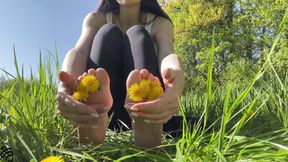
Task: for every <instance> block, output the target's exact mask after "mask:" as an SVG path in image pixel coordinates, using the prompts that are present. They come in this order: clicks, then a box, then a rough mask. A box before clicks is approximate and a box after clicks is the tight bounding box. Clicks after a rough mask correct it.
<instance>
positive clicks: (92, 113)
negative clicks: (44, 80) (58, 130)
mask: <svg viewBox="0 0 288 162" xmlns="http://www.w3.org/2000/svg"><path fill="white" fill-rule="evenodd" d="M88 74H90V75H96V76H97V78H98V79H99V81H100V88H99V90H98V91H97V92H96V93H92V94H91V95H90V96H89V98H88V100H87V102H85V103H81V102H79V101H76V100H74V99H73V97H72V96H71V95H72V93H73V92H74V90H75V89H76V87H77V82H78V81H79V80H76V79H75V78H74V77H73V76H72V75H71V74H68V73H66V72H60V73H59V78H60V80H61V83H60V85H59V88H58V93H57V108H58V110H59V111H60V113H61V115H62V116H63V117H64V118H66V119H67V120H69V121H71V122H72V123H73V124H74V125H76V126H81V127H92V128H93V127H95V128H96V127H97V123H98V121H99V120H101V118H103V117H107V113H108V111H109V110H110V108H111V107H112V102H113V101H112V96H111V94H110V81H109V77H108V74H107V73H106V71H105V70H104V69H102V68H98V69H97V70H95V69H90V70H88ZM84 75H87V74H86V73H84V74H83V75H82V76H84ZM79 79H81V77H79Z"/></svg>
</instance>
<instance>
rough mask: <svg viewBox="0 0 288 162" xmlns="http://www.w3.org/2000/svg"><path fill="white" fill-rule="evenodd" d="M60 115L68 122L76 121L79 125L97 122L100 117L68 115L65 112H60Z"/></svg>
mask: <svg viewBox="0 0 288 162" xmlns="http://www.w3.org/2000/svg"><path fill="white" fill-rule="evenodd" d="M60 114H61V115H62V116H63V117H64V118H65V119H67V120H69V121H74V122H78V123H82V122H86V123H87V121H90V120H93V121H96V120H97V119H98V117H95V116H92V115H78V114H73V113H66V112H63V111H60Z"/></svg>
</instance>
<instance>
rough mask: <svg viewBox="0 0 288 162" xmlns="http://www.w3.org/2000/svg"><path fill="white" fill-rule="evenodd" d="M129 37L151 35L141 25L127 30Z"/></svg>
mask: <svg viewBox="0 0 288 162" xmlns="http://www.w3.org/2000/svg"><path fill="white" fill-rule="evenodd" d="M126 33H127V35H128V36H131V35H134V34H136V35H137V36H139V34H143V35H147V34H148V35H149V33H148V32H147V30H146V29H145V28H144V27H143V26H141V25H134V26H132V27H130V28H129V29H128V30H127V32H126Z"/></svg>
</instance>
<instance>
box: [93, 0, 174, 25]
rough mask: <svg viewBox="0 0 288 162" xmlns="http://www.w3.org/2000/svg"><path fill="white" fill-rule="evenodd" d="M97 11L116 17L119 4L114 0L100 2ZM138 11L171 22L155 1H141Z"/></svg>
mask: <svg viewBox="0 0 288 162" xmlns="http://www.w3.org/2000/svg"><path fill="white" fill-rule="evenodd" d="M97 11H101V12H104V13H107V12H113V13H114V14H116V15H118V14H119V12H120V9H119V4H118V2H117V1H116V0H102V1H101V3H100V6H99V7H98V9H97ZM140 11H144V12H150V13H153V14H154V15H155V18H156V17H157V16H161V17H164V18H166V19H168V20H169V21H170V22H172V21H171V19H170V17H169V16H168V15H167V14H166V13H165V12H164V11H163V10H162V8H161V6H160V5H159V3H158V2H157V0H142V1H141V6H140ZM141 23H143V22H141Z"/></svg>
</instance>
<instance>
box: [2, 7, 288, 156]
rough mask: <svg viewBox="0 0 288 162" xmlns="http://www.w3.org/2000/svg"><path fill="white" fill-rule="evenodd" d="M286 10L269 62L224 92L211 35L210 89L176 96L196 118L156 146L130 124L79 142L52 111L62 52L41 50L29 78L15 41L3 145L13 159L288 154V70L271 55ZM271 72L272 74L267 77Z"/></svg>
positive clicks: (5, 103)
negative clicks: (100, 138) (141, 143)
mask: <svg viewBox="0 0 288 162" xmlns="http://www.w3.org/2000/svg"><path fill="white" fill-rule="evenodd" d="M287 16H288V12H286V14H285V16H284V17H283V20H282V22H281V24H280V27H279V31H278V34H277V36H276V38H275V40H274V43H273V46H272V47H271V50H270V52H269V54H268V58H267V60H266V62H265V64H264V65H263V67H262V68H261V69H260V70H259V72H258V73H257V75H256V76H255V77H254V79H253V80H251V82H250V83H249V84H248V86H247V87H245V88H244V89H239V88H237V87H236V86H235V85H234V84H233V83H231V84H228V85H227V87H226V90H225V91H223V88H216V89H214V90H212V85H213V80H212V75H213V73H212V72H213V71H212V69H213V54H214V39H213V41H212V47H211V51H210V63H209V70H208V71H209V72H208V78H207V92H206V93H205V94H193V92H192V93H187V94H186V95H184V96H183V97H181V99H180V100H179V102H180V105H181V111H180V114H181V115H184V114H185V115H187V114H189V115H191V116H195V117H198V118H199V121H198V122H197V123H195V124H194V125H190V124H188V123H187V121H186V120H184V121H183V128H182V129H183V133H182V136H181V137H180V138H179V139H176V138H168V137H167V135H166V134H164V135H163V144H162V145H161V146H158V147H156V148H153V149H143V148H139V147H137V146H135V145H134V143H133V132H132V131H127V132H120V133H115V132H113V131H107V138H106V142H105V143H104V144H102V145H97V146H96V145H79V144H78V142H77V135H76V128H74V127H72V126H71V124H70V123H69V122H68V121H66V120H63V118H62V117H61V116H60V115H59V114H57V113H55V111H56V105H55V103H56V102H55V94H56V92H57V78H55V77H56V76H57V75H56V74H55V73H56V72H53V71H52V69H57V71H59V62H58V59H57V58H58V52H57V51H55V55H54V54H52V53H51V52H48V53H49V54H50V57H48V58H46V59H44V60H43V59H42V57H41V55H40V59H39V67H38V77H35V75H33V74H32V73H31V76H30V78H26V79H24V77H23V73H24V72H23V71H20V68H19V67H18V63H17V59H16V51H15V48H14V58H15V68H16V71H17V75H16V76H12V75H9V73H7V75H9V76H10V79H7V80H6V81H5V82H3V83H2V84H1V85H0V108H1V109H0V110H1V111H0V127H1V132H0V135H1V138H0V144H1V146H2V145H7V146H9V147H10V148H12V150H13V152H14V160H15V161H40V160H41V159H43V158H44V157H46V156H50V155H61V156H63V157H64V158H65V160H66V161H288V145H287V143H288V108H287V103H288V102H287V101H288V93H287V91H288V76H287V75H286V78H284V79H283V78H280V77H279V76H278V75H277V72H276V71H275V70H274V68H273V65H272V63H271V61H270V57H271V56H272V55H273V53H274V49H275V47H276V45H277V42H278V40H279V38H280V35H281V30H282V29H283V25H284V24H285V21H286V18H287ZM51 56H53V58H52V61H53V62H52V61H51V59H50V58H51ZM51 64H53V65H54V66H55V68H52V67H51ZM268 69H272V70H270V72H267V70H268ZM267 73H269V76H270V78H269V80H264V79H263V78H262V76H263V75H268V74H267ZM255 83H257V86H256V85H255ZM259 85H260V86H259ZM203 110H204V111H203ZM203 123H204V125H203ZM207 123H209V124H207Z"/></svg>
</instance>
